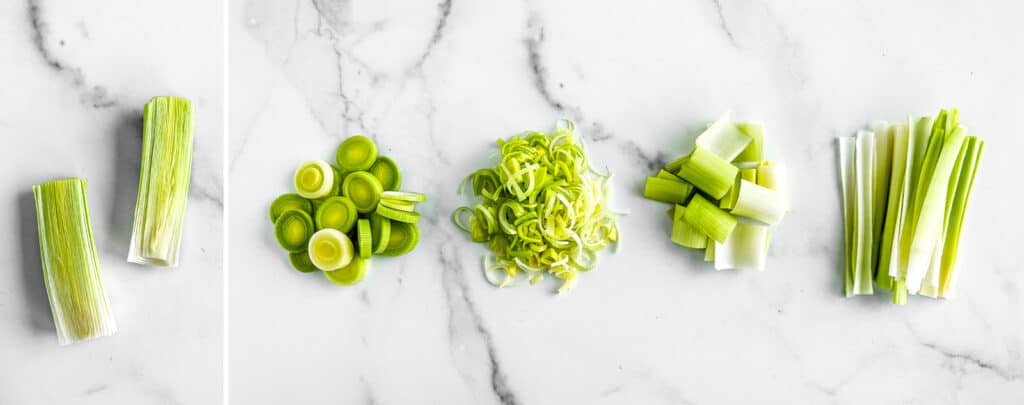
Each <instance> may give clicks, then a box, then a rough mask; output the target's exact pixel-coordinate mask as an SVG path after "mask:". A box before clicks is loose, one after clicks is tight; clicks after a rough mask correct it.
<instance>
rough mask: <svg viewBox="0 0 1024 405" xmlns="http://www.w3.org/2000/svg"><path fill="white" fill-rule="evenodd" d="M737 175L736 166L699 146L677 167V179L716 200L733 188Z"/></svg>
mask: <svg viewBox="0 0 1024 405" xmlns="http://www.w3.org/2000/svg"><path fill="white" fill-rule="evenodd" d="M738 175H739V169H738V168H737V167H736V166H733V165H732V163H729V161H727V160H723V159H722V158H721V157H719V156H717V155H715V154H714V153H711V152H710V151H708V150H705V149H704V148H702V147H700V146H697V147H696V148H694V149H693V153H692V154H690V157H689V159H687V160H686V161H684V162H683V163H682V165H681V166H680V167H679V177H681V178H682V179H683V180H686V181H687V182H689V183H690V184H692V185H693V186H694V187H697V188H698V189H699V190H701V191H703V192H705V193H707V194H708V195H709V196H711V198H714V199H716V200H717V199H720V198H722V197H723V196H724V195H725V193H726V192H728V191H729V189H730V188H732V187H733V186H734V183H735V181H736V176H738Z"/></svg>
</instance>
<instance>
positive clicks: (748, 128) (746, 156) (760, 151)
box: [733, 122, 764, 164]
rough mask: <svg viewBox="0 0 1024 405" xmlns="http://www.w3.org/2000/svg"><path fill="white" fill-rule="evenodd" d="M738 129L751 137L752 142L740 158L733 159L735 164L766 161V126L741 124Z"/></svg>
mask: <svg viewBox="0 0 1024 405" xmlns="http://www.w3.org/2000/svg"><path fill="white" fill-rule="evenodd" d="M736 129H738V130H740V132H742V133H744V134H745V135H747V136H749V137H750V139H751V141H750V144H748V145H747V147H746V148H744V149H743V152H740V154H739V156H736V158H735V159H733V161H734V162H737V163H740V164H743V163H754V164H756V163H759V162H761V161H763V160H764V125H761V123H758V122H740V123H737V124H736Z"/></svg>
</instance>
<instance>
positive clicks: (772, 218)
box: [729, 180, 788, 225]
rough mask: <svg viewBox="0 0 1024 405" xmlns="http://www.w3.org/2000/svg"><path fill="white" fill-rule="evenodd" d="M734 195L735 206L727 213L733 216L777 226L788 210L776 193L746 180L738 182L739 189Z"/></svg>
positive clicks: (783, 200) (780, 196)
mask: <svg viewBox="0 0 1024 405" xmlns="http://www.w3.org/2000/svg"><path fill="white" fill-rule="evenodd" d="M736 194H737V197H736V201H735V204H733V208H732V210H731V211H729V212H730V213H732V214H733V215H737V216H741V217H746V218H750V219H753V220H757V221H761V222H764V223H766V224H768V225H777V224H778V223H779V222H782V217H783V216H784V215H786V210H787V209H788V207H787V206H786V200H785V199H784V198H782V193H779V192H778V191H775V190H772V189H770V188H767V187H761V186H759V185H757V184H756V183H752V182H749V181H747V180H740V187H739V190H738V192H736Z"/></svg>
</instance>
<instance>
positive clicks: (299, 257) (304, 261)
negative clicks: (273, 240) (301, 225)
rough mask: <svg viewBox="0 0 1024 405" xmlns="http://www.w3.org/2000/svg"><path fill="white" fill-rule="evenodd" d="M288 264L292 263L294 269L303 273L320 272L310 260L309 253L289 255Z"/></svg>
mask: <svg viewBox="0 0 1024 405" xmlns="http://www.w3.org/2000/svg"><path fill="white" fill-rule="evenodd" d="M288 262H289V263H291V265H292V268H293V269H295V270H298V271H300V272H302V273H312V272H315V271H320V269H318V268H317V267H316V265H314V264H313V261H312V260H311V259H310V258H309V252H307V251H302V252H294V253H288Z"/></svg>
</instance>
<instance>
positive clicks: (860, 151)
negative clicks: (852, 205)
mask: <svg viewBox="0 0 1024 405" xmlns="http://www.w3.org/2000/svg"><path fill="white" fill-rule="evenodd" d="M874 149H875V133H874V132H871V131H859V132H858V133H857V153H856V156H855V158H854V164H855V167H856V171H857V174H856V183H857V231H856V232H857V242H856V243H857V256H856V260H857V261H856V267H855V268H854V272H855V273H854V276H855V277H854V279H853V290H854V293H855V294H858V295H871V294H872V293H874V289H873V287H872V281H874V276H875V273H874V263H875V260H874V251H873V250H872V249H873V248H874V246H875V244H874V241H873V240H872V239H873V236H874V234H873V233H872V230H873V229H874V225H873V224H872V219H873V218H874V214H873V213H872V208H873V207H874V197H873V195H872V194H873V193H872V192H873V191H874V184H873V180H874V168H875V153H874V152H875V150H874Z"/></svg>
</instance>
